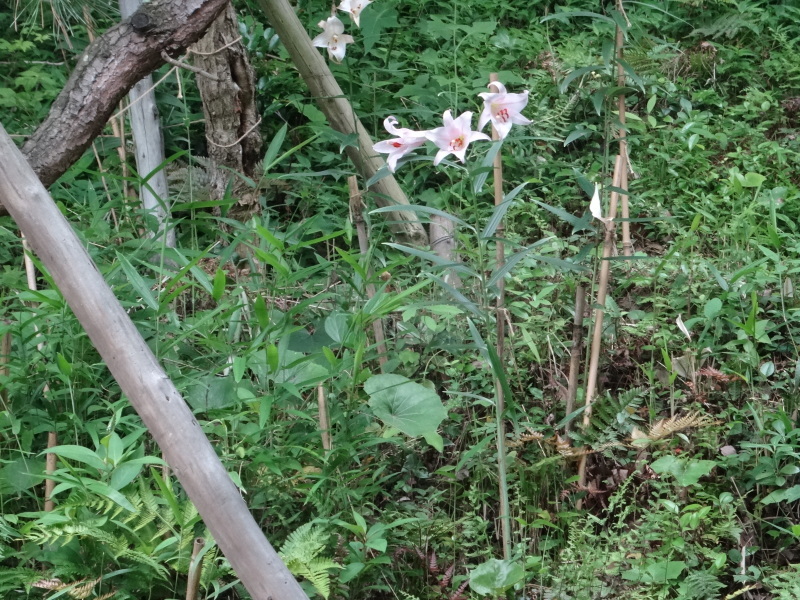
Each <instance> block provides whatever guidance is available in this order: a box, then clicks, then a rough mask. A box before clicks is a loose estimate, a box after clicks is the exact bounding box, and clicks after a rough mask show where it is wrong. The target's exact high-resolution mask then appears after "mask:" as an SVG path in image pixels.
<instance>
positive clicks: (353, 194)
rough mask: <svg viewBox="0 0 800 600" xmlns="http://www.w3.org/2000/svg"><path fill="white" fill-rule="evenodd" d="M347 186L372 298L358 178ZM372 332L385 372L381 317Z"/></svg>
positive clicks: (368, 291) (351, 179)
mask: <svg viewBox="0 0 800 600" xmlns="http://www.w3.org/2000/svg"><path fill="white" fill-rule="evenodd" d="M347 187H348V188H349V190H350V218H351V219H352V220H353V222H354V223H355V226H356V233H357V234H358V249H359V252H360V253H361V258H362V259H363V260H364V270H365V271H366V272H367V282H366V285H365V286H364V290H365V291H366V292H367V298H368V299H369V300H372V299H373V298H374V297H375V284H374V283H372V275H373V272H372V266H371V265H370V264H369V256H368V255H369V239H368V238H367V224H366V223H365V222H364V201H363V200H362V197H361V192H360V191H359V190H358V180H357V178H356V176H355V175H351V176H350V177H348V178H347ZM372 333H373V334H374V335H375V348H376V349H377V351H378V364H379V365H380V368H381V372H382V373H383V372H385V365H386V362H387V360H388V355H387V353H386V335H385V333H384V329H383V319H375V320H374V321H372Z"/></svg>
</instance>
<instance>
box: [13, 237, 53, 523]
mask: <svg viewBox="0 0 800 600" xmlns="http://www.w3.org/2000/svg"><path fill="white" fill-rule="evenodd" d="M20 237H21V239H22V252H23V262H24V263H25V277H26V279H27V283H28V289H29V290H31V291H34V292H35V291H36V288H37V285H36V267H35V266H34V264H33V261H32V260H31V256H30V253H31V249H30V248H29V247H28V241H27V240H26V239H25V234H21V235H20ZM34 330H35V331H36V335H37V336H38V337H39V341H38V342H37V344H36V348H37V350H39V352H40V353H41V352H43V351H44V339H43V338H42V336H41V333H40V332H39V328H38V327H37V326H36V325H34ZM43 392H44V394H45V396H46V395H47V394H48V393H49V392H50V384H48V383H45V384H44V389H43ZM57 445H58V433H57V432H55V431H48V432H47V449H48V450H49V449H50V448H55V447H56V446H57ZM55 470H56V455H55V454H52V453H50V452H48V453H47V454H45V473H46V474H50V473H54V472H55ZM55 487H56V482H55V480H53V479H50V478H45V480H44V510H45V512H50V511H52V510H53V509H54V508H55V503H54V502H53V490H54V489H55Z"/></svg>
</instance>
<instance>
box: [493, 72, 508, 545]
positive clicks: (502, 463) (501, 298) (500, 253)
mask: <svg viewBox="0 0 800 600" xmlns="http://www.w3.org/2000/svg"><path fill="white" fill-rule="evenodd" d="M489 81H490V82H494V81H497V73H491V74H490V75H489ZM499 139H500V135H499V134H498V133H497V130H496V129H495V128H494V125H492V140H494V141H497V140H499ZM493 168H494V171H493V176H494V205H495V206H499V205H500V204H502V203H503V159H502V153H500V152H498V153H497V154H496V155H495V157H494V165H493ZM504 229H505V227H504V226H503V223H502V221H501V222H500V224H499V225H498V226H497V229H496V230H495V237H496V238H497V241H496V242H495V243H496V244H497V246H496V259H495V262H496V266H495V268H496V269H502V268H503V264H504V263H505V260H506V257H505V247H504V245H503V242H502V241H501V239H502V235H503V230H504ZM505 294H506V282H505V279H504V278H502V277H501V278H500V280H499V281H498V282H497V304H496V308H497V310H496V313H495V321H496V325H497V358H498V360H499V362H500V364H503V361H504V356H505V337H506V328H505V325H506V319H505V312H506V308H505ZM494 395H495V398H496V402H497V474H498V479H499V480H500V481H499V484H500V533H501V537H502V542H503V558H505V559H506V560H508V559H510V558H511V521H510V519H511V515H510V510H509V506H508V479H507V477H506V426H505V420H504V417H503V414H504V413H505V411H506V400H505V393H504V391H503V385H502V383H501V382H500V377H499V376H498V375H497V374H496V373H495V375H494Z"/></svg>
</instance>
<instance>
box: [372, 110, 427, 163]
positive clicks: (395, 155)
mask: <svg viewBox="0 0 800 600" xmlns="http://www.w3.org/2000/svg"><path fill="white" fill-rule="evenodd" d="M383 126H384V127H385V128H386V131H388V132H389V133H391V134H392V135H393V136H395V137H394V138H393V139H391V140H384V141H382V142H378V143H377V144H375V145H374V146H372V149H373V150H375V152H380V153H382V154H387V153H388V154H389V156H387V157H386V163H387V164H388V165H389V171H391V172H392V173H394V171H395V169H396V168H397V161H398V160H400V159H401V158H403V157H404V156H405V155H406V154H408V153H409V152H411V151H412V150H415V149H416V148H419V147H420V146H422V144H424V143H425V139H426V138H425V134H426V133H427V131H412V130H411V129H406V128H405V127H397V119H396V118H394V117H391V116H390V117H386V119H385V120H384V121H383Z"/></svg>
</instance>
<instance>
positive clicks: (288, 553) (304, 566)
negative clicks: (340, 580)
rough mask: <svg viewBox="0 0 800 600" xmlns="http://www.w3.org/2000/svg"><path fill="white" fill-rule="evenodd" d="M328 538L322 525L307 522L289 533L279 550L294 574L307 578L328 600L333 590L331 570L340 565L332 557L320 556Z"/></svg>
mask: <svg viewBox="0 0 800 600" xmlns="http://www.w3.org/2000/svg"><path fill="white" fill-rule="evenodd" d="M327 538H328V536H327V535H326V533H325V530H324V529H323V528H322V527H320V526H314V525H313V524H312V523H306V524H305V525H301V526H300V527H298V528H297V529H296V530H295V531H293V532H292V533H291V534H290V535H289V537H288V538H287V539H286V541H285V542H284V543H283V546H281V550H280V552H279V554H280V556H281V558H282V559H283V562H284V563H286V566H287V567H288V569H289V570H290V571H291V572H292V574H293V575H296V576H298V577H304V578H305V579H307V580H308V581H309V582H310V583H311V585H313V586H314V589H315V590H316V591H317V593H318V594H319V595H320V596H322V597H323V598H325V599H326V600H327V598H328V596H329V595H330V592H331V585H330V570H331V569H335V568H339V567H340V566H339V565H338V564H336V563H335V562H334V561H333V560H332V559H330V558H327V557H320V556H319V554H320V553H322V551H323V550H325V544H326V542H327Z"/></svg>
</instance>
